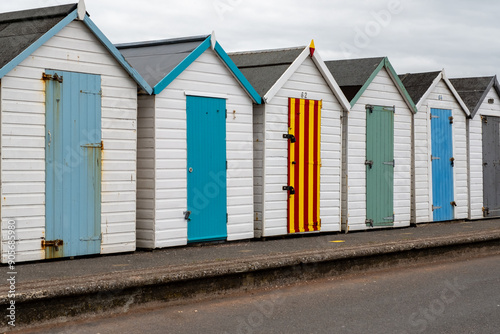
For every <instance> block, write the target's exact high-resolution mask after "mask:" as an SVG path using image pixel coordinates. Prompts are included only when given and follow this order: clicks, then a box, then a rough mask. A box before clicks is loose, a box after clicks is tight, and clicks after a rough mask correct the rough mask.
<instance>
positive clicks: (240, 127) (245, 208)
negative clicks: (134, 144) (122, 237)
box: [154, 49, 254, 248]
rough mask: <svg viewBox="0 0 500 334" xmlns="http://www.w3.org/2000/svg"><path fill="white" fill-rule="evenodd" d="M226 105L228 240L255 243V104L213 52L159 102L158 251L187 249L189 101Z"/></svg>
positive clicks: (156, 178)
mask: <svg viewBox="0 0 500 334" xmlns="http://www.w3.org/2000/svg"><path fill="white" fill-rule="evenodd" d="M185 92H189V93H192V92H200V95H201V96H208V97H210V94H214V95H217V94H218V95H220V94H224V95H226V96H227V97H228V98H227V100H226V108H227V120H226V143H227V144H226V147H227V148H226V155H227V161H228V170H227V213H228V224H227V235H228V236H227V240H238V239H249V238H253V237H254V227H253V220H254V217H253V215H254V206H253V185H254V184H253V182H254V181H253V125H252V117H253V116H252V114H253V112H252V100H251V99H250V97H249V96H248V95H247V93H246V92H245V91H244V90H243V88H242V87H241V86H240V85H239V83H238V82H237V81H236V79H235V78H234V77H233V75H232V74H231V72H230V71H229V70H228V69H227V68H226V67H225V65H224V64H223V63H222V61H221V60H220V59H219V58H218V56H217V55H216V54H215V52H214V51H212V50H211V49H208V50H206V51H205V52H204V53H203V54H202V55H201V56H200V57H198V59H196V61H194V62H193V63H192V64H191V65H189V66H188V68H187V69H185V70H184V71H183V72H182V73H181V74H180V75H179V76H178V77H177V78H176V79H175V80H174V81H173V82H172V83H171V84H170V85H168V87H167V88H165V89H164V90H163V91H162V92H161V93H160V94H158V95H156V97H155V99H156V100H155V129H156V130H155V145H156V148H155V152H156V158H155V180H156V182H155V186H156V190H155V224H154V225H155V242H154V244H155V247H157V248H159V247H169V246H178V245H185V244H186V243H187V221H186V220H185V219H184V215H183V212H184V211H186V209H187V147H186V139H187V138H186V95H185Z"/></svg>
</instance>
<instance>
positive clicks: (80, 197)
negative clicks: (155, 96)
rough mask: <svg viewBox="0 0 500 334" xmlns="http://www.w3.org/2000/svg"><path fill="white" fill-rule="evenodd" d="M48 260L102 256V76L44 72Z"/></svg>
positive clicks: (46, 240) (45, 243)
mask: <svg viewBox="0 0 500 334" xmlns="http://www.w3.org/2000/svg"><path fill="white" fill-rule="evenodd" d="M44 77H45V87H46V89H45V95H46V120H45V127H46V129H45V131H46V141H45V164H46V176H45V182H46V183H45V194H46V200H45V214H46V218H45V241H44V244H43V246H44V247H45V255H46V258H58V257H67V256H77V255H87V254H97V253H100V246H101V147H102V145H101V77H100V76H98V75H90V74H81V73H72V72H63V71H50V70H47V71H46V73H45V76H44Z"/></svg>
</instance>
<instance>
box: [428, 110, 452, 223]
mask: <svg viewBox="0 0 500 334" xmlns="http://www.w3.org/2000/svg"><path fill="white" fill-rule="evenodd" d="M452 122H453V118H452V114H451V110H446V109H431V142H432V144H431V146H432V156H431V161H432V212H433V219H434V221H443V220H452V219H453V211H454V207H453V206H454V204H455V202H454V199H453V198H454V194H453V166H454V158H453V139H452Z"/></svg>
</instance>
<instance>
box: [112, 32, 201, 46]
mask: <svg viewBox="0 0 500 334" xmlns="http://www.w3.org/2000/svg"><path fill="white" fill-rule="evenodd" d="M209 36H210V35H198V36H188V37H177V38H169V39H158V40H151V41H141V42H132V43H121V44H115V47H116V48H117V49H131V48H142V47H147V46H159V45H169V44H177V43H189V42H203V41H204V40H205V39H207V38H208V37H209Z"/></svg>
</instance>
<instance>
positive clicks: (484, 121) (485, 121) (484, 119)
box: [481, 115, 488, 123]
mask: <svg viewBox="0 0 500 334" xmlns="http://www.w3.org/2000/svg"><path fill="white" fill-rule="evenodd" d="M481 121H483V123H488V117H486V116H483V115H481Z"/></svg>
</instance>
